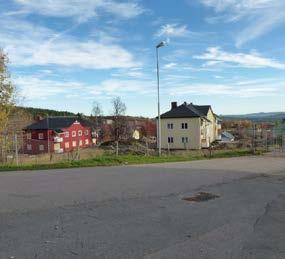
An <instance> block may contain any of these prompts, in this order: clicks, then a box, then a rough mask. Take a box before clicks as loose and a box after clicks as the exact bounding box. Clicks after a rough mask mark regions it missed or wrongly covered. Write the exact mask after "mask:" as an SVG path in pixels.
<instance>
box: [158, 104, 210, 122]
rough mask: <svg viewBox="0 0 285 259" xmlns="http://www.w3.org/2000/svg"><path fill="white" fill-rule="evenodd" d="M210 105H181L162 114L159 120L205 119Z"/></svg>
mask: <svg viewBox="0 0 285 259" xmlns="http://www.w3.org/2000/svg"><path fill="white" fill-rule="evenodd" d="M210 108H211V106H210V105H194V104H192V103H190V104H187V103H183V104H181V105H179V106H177V107H176V108H173V109H171V110H170V111H168V112H166V113H163V114H162V115H161V118H195V117H196V118H197V117H207V114H208V111H209V109H210Z"/></svg>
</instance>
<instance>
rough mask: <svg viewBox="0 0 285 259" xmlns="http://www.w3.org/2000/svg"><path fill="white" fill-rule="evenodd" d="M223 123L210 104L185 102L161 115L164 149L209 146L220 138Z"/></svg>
mask: <svg viewBox="0 0 285 259" xmlns="http://www.w3.org/2000/svg"><path fill="white" fill-rule="evenodd" d="M220 131H221V123H220V120H219V119H218V117H217V116H216V115H215V114H214V112H213V110H212V108H211V106H210V105H194V104H192V103H190V104H187V103H186V102H184V103H183V104H182V105H179V106H177V102H172V103H171V110H169V111H168V112H166V113H163V114H162V115H161V147H162V148H163V149H168V148H170V149H201V148H207V147H209V146H210V145H211V143H212V142H214V141H215V140H217V139H219V135H220Z"/></svg>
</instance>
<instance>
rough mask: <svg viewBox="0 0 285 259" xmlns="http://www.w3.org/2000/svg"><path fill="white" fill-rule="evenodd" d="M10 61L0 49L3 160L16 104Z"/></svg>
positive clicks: (0, 130)
mask: <svg viewBox="0 0 285 259" xmlns="http://www.w3.org/2000/svg"><path fill="white" fill-rule="evenodd" d="M8 62H9V60H8V57H7V55H6V54H5V53H4V51H3V50H2V49H0V149H1V154H0V155H1V157H0V159H1V160H2V161H3V160H5V157H6V152H7V148H8V146H9V143H8V142H9V140H8V132H7V129H8V123H9V116H10V114H11V112H12V109H13V108H14V104H15V87H14V85H13V84H12V82H11V79H10V75H9V72H8V67H7V65H8Z"/></svg>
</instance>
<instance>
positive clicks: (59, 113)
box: [17, 106, 76, 117]
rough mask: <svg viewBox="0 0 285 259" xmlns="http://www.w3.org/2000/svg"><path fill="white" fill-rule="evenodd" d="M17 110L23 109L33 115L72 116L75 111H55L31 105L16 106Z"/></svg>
mask: <svg viewBox="0 0 285 259" xmlns="http://www.w3.org/2000/svg"><path fill="white" fill-rule="evenodd" d="M17 110H18V111H23V112H26V113H28V114H31V115H32V116H33V117H35V116H37V115H42V116H47V115H48V116H74V115H76V114H75V113H72V112H68V111H57V110H50V109H40V108H33V107H21V106H19V107H17Z"/></svg>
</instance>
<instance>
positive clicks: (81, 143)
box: [79, 139, 83, 147]
mask: <svg viewBox="0 0 285 259" xmlns="http://www.w3.org/2000/svg"><path fill="white" fill-rule="evenodd" d="M82 145H83V142H82V140H81V139H80V140H79V146H80V147H82Z"/></svg>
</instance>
